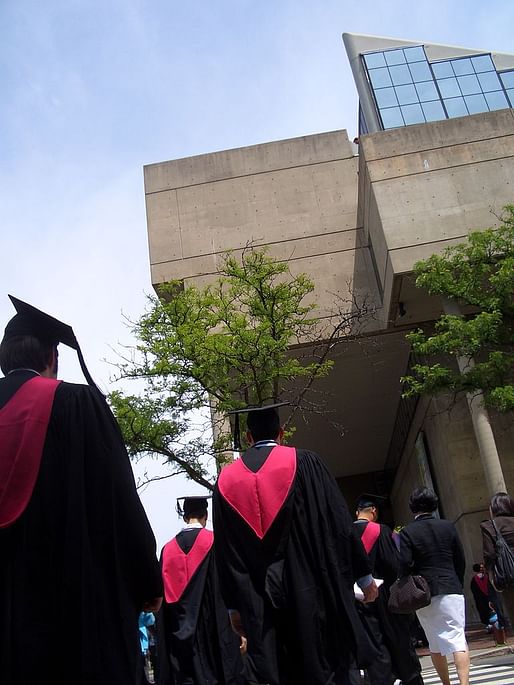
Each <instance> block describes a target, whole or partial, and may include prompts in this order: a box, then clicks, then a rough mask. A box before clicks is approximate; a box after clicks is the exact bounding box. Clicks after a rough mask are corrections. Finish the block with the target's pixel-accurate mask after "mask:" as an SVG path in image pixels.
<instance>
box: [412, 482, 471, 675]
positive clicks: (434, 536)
mask: <svg viewBox="0 0 514 685" xmlns="http://www.w3.org/2000/svg"><path fill="white" fill-rule="evenodd" d="M437 504H438V498H437V495H436V494H435V492H434V491H433V490H431V489H430V488H426V487H421V488H416V489H415V490H414V491H413V493H412V494H411V496H410V499H409V506H410V509H411V511H412V513H413V514H414V521H413V522H412V523H409V525H408V526H405V528H403V529H402V531H401V533H400V575H402V576H403V575H409V574H410V573H412V574H414V575H420V576H423V577H424V578H425V579H426V581H427V582H428V585H429V587H430V593H431V596H432V600H431V602H430V604H429V606H427V607H424V608H423V609H419V610H418V611H417V612H416V614H417V616H418V619H419V622H420V623H421V625H422V627H423V630H424V631H425V634H426V636H427V640H428V646H429V649H430V656H431V657H432V663H433V664H434V667H435V669H436V671H437V674H438V675H439V677H440V678H441V682H442V683H443V685H450V676H449V674H448V661H447V657H448V656H449V655H450V654H453V658H454V661H455V666H456V668H457V674H458V677H459V683H460V685H468V683H469V651H468V645H467V643H466V636H465V634H464V626H465V612H464V594H463V589H462V586H463V581H464V571H465V559H464V551H463V549H462V545H461V542H460V540H459V536H458V534H457V530H456V528H455V526H454V525H453V523H452V522H451V521H446V520H444V519H440V518H436V516H435V511H436V509H437Z"/></svg>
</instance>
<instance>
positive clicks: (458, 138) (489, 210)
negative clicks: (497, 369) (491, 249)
mask: <svg viewBox="0 0 514 685" xmlns="http://www.w3.org/2000/svg"><path fill="white" fill-rule="evenodd" d="M513 178H514V111H513V110H511V109H506V110H501V111H497V112H487V113H484V114H475V115H472V116H466V117H461V118H458V119H450V120H444V121H439V122H434V123H431V124H420V125H417V126H408V127H404V128H399V129H393V130H389V131H381V132H378V133H373V134H369V135H366V136H362V137H361V140H360V156H359V202H358V213H357V222H358V224H359V225H360V226H362V228H363V240H364V243H365V244H366V245H367V246H368V247H369V250H370V253H371V256H372V262H373V265H374V269H375V272H376V278H377V283H378V285H379V290H380V291H381V295H382V301H383V310H384V319H385V321H386V322H387V325H388V326H393V327H394V326H395V325H401V326H404V325H405V324H407V323H410V324H414V323H416V322H419V321H425V320H431V319H434V318H436V317H437V316H438V314H439V307H438V303H437V301H436V300H434V299H433V298H432V299H431V298H428V296H427V295H426V294H424V293H422V292H421V291H419V290H418V289H416V288H414V287H413V279H412V270H413V267H414V264H415V263H416V262H417V261H419V260H423V259H426V258H428V257H429V256H430V255H431V254H434V253H441V252H442V251H443V250H444V249H445V248H447V247H448V246H450V245H454V244H457V243H459V242H462V241H463V239H465V237H466V236H467V235H468V233H469V232H470V231H473V230H480V229H484V228H488V227H490V226H495V225H497V224H498V223H499V218H498V217H499V216H500V214H501V211H502V208H503V207H504V206H505V205H506V204H508V203H510V202H512V196H513V195H512V193H513V190H512V179H513ZM400 302H401V303H403V307H401V308H400V309H406V310H407V312H410V315H409V317H408V318H403V317H401V316H400V313H401V312H400V311H399V303H400ZM400 319H402V320H400Z"/></svg>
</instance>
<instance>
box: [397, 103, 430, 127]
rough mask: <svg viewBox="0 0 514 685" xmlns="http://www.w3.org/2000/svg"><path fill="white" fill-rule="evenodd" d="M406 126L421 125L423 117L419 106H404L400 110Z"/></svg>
mask: <svg viewBox="0 0 514 685" xmlns="http://www.w3.org/2000/svg"><path fill="white" fill-rule="evenodd" d="M401 110H402V114H403V118H404V119H405V123H406V124H423V123H424V121H425V117H424V115H423V110H422V109H421V105H405V107H402V108H401Z"/></svg>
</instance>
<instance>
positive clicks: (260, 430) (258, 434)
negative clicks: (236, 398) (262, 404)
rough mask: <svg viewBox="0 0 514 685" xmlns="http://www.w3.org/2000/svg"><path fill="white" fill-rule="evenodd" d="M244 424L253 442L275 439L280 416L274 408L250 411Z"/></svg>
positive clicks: (278, 431)
mask: <svg viewBox="0 0 514 685" xmlns="http://www.w3.org/2000/svg"><path fill="white" fill-rule="evenodd" d="M246 426H247V428H248V430H249V431H250V433H251V434H252V438H253V439H254V440H255V442H258V441H259V440H275V438H276V437H277V436H278V434H279V433H280V417H279V415H278V411H277V410H276V409H269V410H263V411H252V412H249V414H248V419H247V421H246Z"/></svg>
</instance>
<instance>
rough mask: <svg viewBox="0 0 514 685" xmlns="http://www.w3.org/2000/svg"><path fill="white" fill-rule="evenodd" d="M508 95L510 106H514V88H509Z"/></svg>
mask: <svg viewBox="0 0 514 685" xmlns="http://www.w3.org/2000/svg"><path fill="white" fill-rule="evenodd" d="M507 95H508V96H509V100H510V106H511V107H514V88H507Z"/></svg>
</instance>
